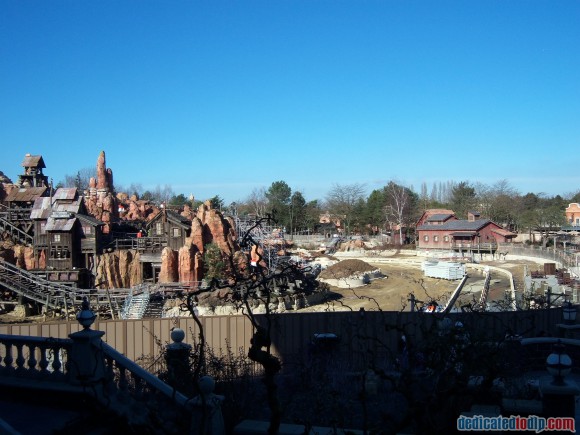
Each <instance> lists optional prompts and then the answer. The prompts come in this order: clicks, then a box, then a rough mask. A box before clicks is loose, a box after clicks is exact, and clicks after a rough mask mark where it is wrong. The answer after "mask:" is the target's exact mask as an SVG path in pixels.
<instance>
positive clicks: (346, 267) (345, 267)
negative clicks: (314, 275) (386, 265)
mask: <svg viewBox="0 0 580 435" xmlns="http://www.w3.org/2000/svg"><path fill="white" fill-rule="evenodd" d="M373 270H377V268H376V267H373V266H371V265H370V264H368V263H365V262H364V261H362V260H343V261H341V262H339V263H336V264H333V265H332V266H330V267H328V268H326V269H325V270H323V271H322V272H321V273H320V275H318V276H319V277H320V278H322V279H338V278H348V277H349V276H352V275H355V274H360V273H364V272H372V271H373Z"/></svg>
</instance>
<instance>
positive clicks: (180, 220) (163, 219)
mask: <svg viewBox="0 0 580 435" xmlns="http://www.w3.org/2000/svg"><path fill="white" fill-rule="evenodd" d="M146 228H147V236H148V237H150V238H165V240H166V243H165V244H164V246H169V247H170V248H171V249H173V250H174V251H177V250H179V248H181V247H182V246H183V245H185V239H187V238H188V237H189V234H190V233H191V221H190V220H189V219H187V218H185V217H183V216H181V215H180V214H179V213H177V212H174V211H172V210H167V209H166V208H163V209H162V210H161V211H160V212H159V213H157V214H156V215H155V216H154V217H153V219H151V220H150V221H149V222H148V223H147V226H146Z"/></svg>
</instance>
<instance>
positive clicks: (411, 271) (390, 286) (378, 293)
mask: <svg viewBox="0 0 580 435" xmlns="http://www.w3.org/2000/svg"><path fill="white" fill-rule="evenodd" d="M365 262H366V263H368V264H370V265H371V266H372V267H373V268H375V269H377V268H378V269H380V270H381V272H382V273H383V274H384V275H385V277H384V278H379V279H374V280H372V281H371V282H370V284H367V285H365V286H363V287H358V288H354V289H343V288H339V287H334V286H331V287H330V290H331V292H332V300H331V301H330V302H328V303H324V304H320V305H316V306H311V307H306V308H304V309H302V310H301V311H328V310H332V311H344V310H349V311H350V310H353V311H358V310H359V309H360V308H361V307H362V308H364V309H365V310H377V309H381V310H384V311H401V310H403V311H409V309H410V304H409V302H408V297H409V295H410V294H411V293H413V294H414V295H415V298H416V299H417V300H418V301H421V302H425V303H427V302H429V301H431V300H436V301H440V302H443V303H445V301H446V300H447V299H448V298H449V296H450V295H451V293H452V292H453V290H455V288H456V287H457V285H458V284H459V281H449V280H445V279H438V278H429V277H425V276H424V274H423V271H422V270H421V268H420V265H419V264H417V265H406V264H400V265H399V264H382V263H373V262H372V261H371V260H365ZM481 264H483V265H490V266H495V267H499V268H502V269H506V270H509V271H510V272H512V274H513V276H514V279H515V282H516V289H517V290H521V289H522V285H523V275H524V267H525V265H528V266H529V267H530V268H531V269H532V270H536V269H537V268H538V265H537V264H536V263H532V262H527V261H519V260H518V261H495V262H486V263H481ZM467 273H468V276H469V278H468V280H467V282H466V284H465V287H464V293H465V295H464V296H462V298H460V300H459V301H458V303H457V304H456V306H458V305H460V304H464V303H468V302H473V301H476V300H479V297H480V295H481V288H482V287H483V279H484V277H483V275H482V274H481V273H480V272H474V271H473V270H470V269H469V268H468V269H467ZM507 289H509V282H508V280H507V278H506V276H505V275H504V274H501V273H497V272H492V276H491V286H490V300H493V299H500V298H502V297H503V294H504V290H507ZM46 321H58V320H57V319H50V318H45V317H44V316H30V317H27V318H25V319H22V318H18V317H15V316H13V315H11V314H5V313H0V324H2V323H4V324H5V323H30V322H46Z"/></svg>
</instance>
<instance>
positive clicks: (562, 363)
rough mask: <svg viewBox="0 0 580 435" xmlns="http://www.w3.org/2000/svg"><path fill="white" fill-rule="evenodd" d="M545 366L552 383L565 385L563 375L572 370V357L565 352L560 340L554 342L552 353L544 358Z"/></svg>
mask: <svg viewBox="0 0 580 435" xmlns="http://www.w3.org/2000/svg"><path fill="white" fill-rule="evenodd" d="M546 368H547V369H548V373H550V374H551V375H552V376H553V377H554V379H553V380H552V385H565V384H566V383H565V382H564V377H565V376H566V375H567V374H568V373H570V371H571V370H572V359H571V358H570V356H569V355H568V354H567V353H566V352H565V348H564V345H563V344H561V343H560V342H558V343H556V344H554V348H553V349H552V353H551V354H550V355H548V358H547V359H546Z"/></svg>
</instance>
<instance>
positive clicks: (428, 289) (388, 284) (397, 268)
mask: <svg viewBox="0 0 580 435" xmlns="http://www.w3.org/2000/svg"><path fill="white" fill-rule="evenodd" d="M402 260H404V259H402ZM365 261H366V262H367V263H369V264H371V265H372V266H375V267H376V268H379V269H381V271H382V273H383V274H384V275H385V276H386V277H385V278H382V279H376V280H373V281H371V283H370V284H368V285H366V286H363V287H358V288H354V289H342V288H338V287H334V286H331V291H332V292H333V293H334V294H335V295H336V300H335V301H333V302H332V303H331V306H330V307H329V306H324V307H322V306H318V307H309V308H306V309H305V310H308V311H321V310H325V309H329V308H330V309H335V310H350V309H353V310H355V311H356V310H359V309H360V308H361V307H364V308H365V309H366V310H373V309H374V310H376V309H378V308H380V309H381V310H385V311H400V310H409V302H408V301H407V299H408V296H409V294H410V293H413V294H414V295H415V298H416V299H417V300H419V301H422V302H429V301H431V300H436V301H441V302H443V303H444V302H445V301H446V300H447V299H448V298H449V296H450V295H451V293H452V292H453V291H454V290H455V289H456V288H457V285H458V284H459V282H460V281H449V280H445V279H438V278H429V277H425V276H424V273H423V271H421V269H420V265H419V264H414V265H412V264H400V265H399V264H379V263H372V261H371V259H366V260H365ZM481 264H482V265H490V266H494V267H499V268H501V269H505V270H508V271H510V272H511V273H512V274H513V276H514V279H515V282H516V289H518V287H520V286H521V283H522V282H523V273H524V266H525V265H530V266H531V267H533V268H534V270H535V268H536V267H537V265H536V264H535V263H530V262H527V261H509V262H508V261H496V262H486V263H481ZM467 274H468V276H469V278H468V280H467V282H466V284H465V286H464V291H463V293H462V294H464V295H463V296H462V298H461V300H460V302H459V304H462V303H468V302H472V301H474V300H476V301H478V300H479V297H480V295H481V289H482V288H483V283H484V276H483V274H482V273H481V272H478V271H474V270H470V269H469V268H468V269H467ZM509 288H510V286H509V281H508V278H507V276H506V275H504V274H502V273H498V272H492V275H491V285H490V300H497V299H501V298H503V294H504V291H505V290H509Z"/></svg>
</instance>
